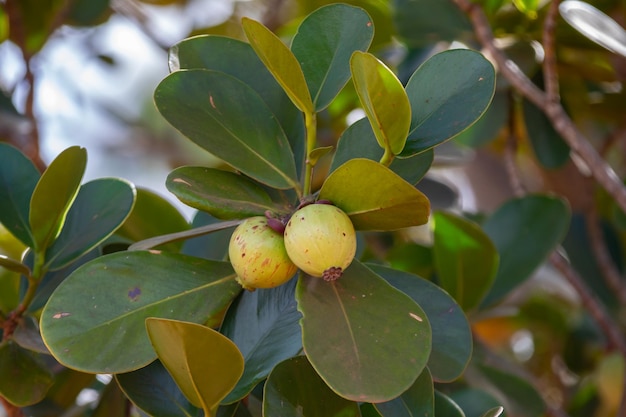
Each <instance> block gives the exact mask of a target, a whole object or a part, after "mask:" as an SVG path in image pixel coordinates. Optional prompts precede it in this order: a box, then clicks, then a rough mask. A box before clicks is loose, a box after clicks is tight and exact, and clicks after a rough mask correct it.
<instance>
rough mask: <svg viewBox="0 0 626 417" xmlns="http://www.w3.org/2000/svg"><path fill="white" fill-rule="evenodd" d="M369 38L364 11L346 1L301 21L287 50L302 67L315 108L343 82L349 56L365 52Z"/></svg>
mask: <svg viewBox="0 0 626 417" xmlns="http://www.w3.org/2000/svg"><path fill="white" fill-rule="evenodd" d="M321 33H323V34H324V36H320V34H321ZM373 38H374V25H373V23H372V20H371V18H370V16H369V15H368V14H367V12H366V11H365V10H363V9H361V8H359V7H354V6H350V5H347V4H331V5H328V6H324V7H320V8H319V9H317V10H316V11H314V12H313V13H311V14H309V15H308V16H307V17H306V18H305V19H304V20H303V21H302V23H301V24H300V26H299V27H298V31H297V32H296V34H295V36H294V37H293V40H292V42H291V51H292V52H293V54H294V55H295V56H296V58H297V60H298V62H299V63H300V65H301V67H302V72H303V73H304V77H305V79H306V82H307V85H308V89H309V91H310V93H311V96H312V97H313V104H314V106H315V110H316V111H321V110H323V109H324V108H326V107H327V106H328V105H329V104H330V103H331V102H332V101H333V99H334V98H335V97H336V96H337V94H338V93H339V91H341V89H342V88H343V87H344V86H345V85H346V83H347V82H348V80H349V79H350V56H351V55H352V53H353V52H354V51H367V49H368V48H369V46H370V44H371V42H372V39H373Z"/></svg>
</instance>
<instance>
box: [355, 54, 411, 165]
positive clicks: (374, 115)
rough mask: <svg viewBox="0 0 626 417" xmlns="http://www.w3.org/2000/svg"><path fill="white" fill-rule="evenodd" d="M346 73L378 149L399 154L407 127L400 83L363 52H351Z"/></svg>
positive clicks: (408, 111)
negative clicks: (351, 82)
mask: <svg viewBox="0 0 626 417" xmlns="http://www.w3.org/2000/svg"><path fill="white" fill-rule="evenodd" d="M350 69H351V71H352V80H353V81H354V87H355V89H356V92H357V94H358V96H359V99H360V100H361V104H362V105H363V109H364V110H365V113H366V114H367V118H368V119H369V121H370V124H371V126H372V130H373V132H374V136H376V140H377V141H378V145H379V146H380V147H381V148H383V149H384V150H385V153H387V152H389V153H391V154H393V155H397V154H399V153H400V152H402V149H403V148H404V144H405V142H406V139H407V135H408V133H409V126H410V125H411V105H410V103H409V98H408V97H407V93H406V92H405V91H404V87H403V86H402V83H401V82H400V80H398V78H397V77H396V76H395V74H394V73H393V72H392V71H391V70H390V69H389V68H388V67H387V66H386V65H385V64H383V63H382V62H381V61H380V60H378V58H376V57H375V56H374V55H372V54H370V53H367V52H355V53H354V54H353V55H352V58H351V59H350Z"/></svg>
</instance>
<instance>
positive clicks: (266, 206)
mask: <svg viewBox="0 0 626 417" xmlns="http://www.w3.org/2000/svg"><path fill="white" fill-rule="evenodd" d="M166 186H167V189H168V190H169V191H170V192H171V193H173V194H174V195H175V196H176V197H178V199H179V200H180V201H182V202H183V203H185V204H187V205H188V206H191V207H193V208H196V209H198V210H203V211H206V212H207V213H210V214H212V215H213V216H215V217H217V218H219V219H233V218H235V219H237V218H239V219H240V218H245V217H252V216H262V215H263V214H264V213H265V212H266V211H267V210H269V211H271V212H280V210H281V209H280V208H279V207H277V205H276V204H274V203H273V202H272V199H271V198H270V196H269V195H268V194H267V192H266V191H265V190H264V189H263V188H262V187H261V186H259V185H258V184H257V183H255V182H253V181H251V180H249V179H248V178H246V177H244V176H243V175H238V174H235V173H233V172H227V171H222V170H219V169H214V168H204V167H191V166H185V167H180V168H177V169H175V170H174V171H172V172H170V174H169V175H168V176H167V181H166ZM283 210H284V208H283Z"/></svg>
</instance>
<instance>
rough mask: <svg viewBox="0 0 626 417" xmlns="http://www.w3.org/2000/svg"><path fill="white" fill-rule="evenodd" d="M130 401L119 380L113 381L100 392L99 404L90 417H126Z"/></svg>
mask: <svg viewBox="0 0 626 417" xmlns="http://www.w3.org/2000/svg"><path fill="white" fill-rule="evenodd" d="M129 406H130V403H129V402H128V399H127V398H126V397H125V396H124V393H123V392H122V390H120V387H119V386H118V385H117V382H115V381H111V382H109V383H108V384H107V385H106V387H104V389H103V390H102V392H101V393H100V398H99V399H98V405H97V406H96V408H95V409H94V410H93V413H91V414H90V417H126V416H127V415H128V408H129Z"/></svg>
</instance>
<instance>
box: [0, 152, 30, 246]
mask: <svg viewBox="0 0 626 417" xmlns="http://www.w3.org/2000/svg"><path fill="white" fill-rule="evenodd" d="M38 181H39V171H37V168H35V165H33V163H32V162H31V161H30V160H29V159H28V158H26V156H25V155H24V154H23V153H22V152H20V151H18V150H17V149H16V148H14V147H13V146H10V145H7V144H5V143H0V201H2V204H0V223H2V225H3V226H4V227H6V228H7V230H9V231H10V232H11V233H12V234H13V235H14V236H15V237H16V238H18V239H19V240H20V241H21V242H22V243H23V244H24V245H26V246H29V247H33V246H35V243H34V239H33V235H32V232H31V229H30V223H29V220H28V219H29V213H30V198H31V196H32V194H33V191H34V190H35V186H36V185H37V182H38Z"/></svg>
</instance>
